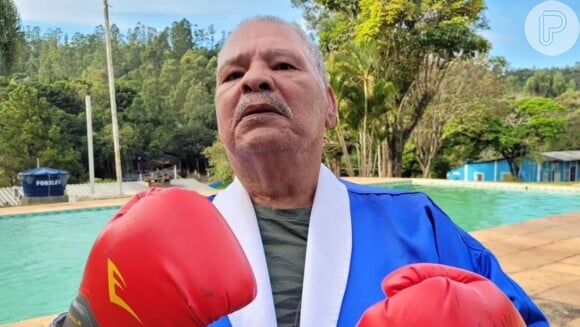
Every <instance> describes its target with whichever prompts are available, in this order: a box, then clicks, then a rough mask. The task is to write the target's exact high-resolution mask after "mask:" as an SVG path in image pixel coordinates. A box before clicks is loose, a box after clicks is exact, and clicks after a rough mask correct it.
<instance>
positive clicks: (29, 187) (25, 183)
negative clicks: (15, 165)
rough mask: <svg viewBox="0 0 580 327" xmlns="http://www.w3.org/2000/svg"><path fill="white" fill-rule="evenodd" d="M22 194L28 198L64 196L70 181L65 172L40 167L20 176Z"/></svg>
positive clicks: (24, 172)
mask: <svg viewBox="0 0 580 327" xmlns="http://www.w3.org/2000/svg"><path fill="white" fill-rule="evenodd" d="M18 179H19V180H20V183H21V184H22V192H23V193H24V195H25V196H27V197H47V196H62V195H64V190H65V188H66V183H67V181H68V172H67V171H65V170H60V169H54V168H47V167H39V168H34V169H30V170H26V171H23V172H21V173H19V174H18Z"/></svg>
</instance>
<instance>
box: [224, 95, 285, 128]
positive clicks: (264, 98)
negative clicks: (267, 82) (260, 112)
mask: <svg viewBox="0 0 580 327" xmlns="http://www.w3.org/2000/svg"><path fill="white" fill-rule="evenodd" d="M256 104H265V105H268V106H270V107H272V108H273V109H274V110H275V111H276V112H277V113H278V114H280V115H283V116H286V117H288V118H291V117H292V110H290V108H289V107H288V106H287V105H286V103H284V101H282V100H280V99H279V98H278V97H276V96H274V95H273V94H269V93H256V94H246V95H245V96H244V98H243V99H242V101H241V102H240V104H239V105H238V106H237V107H236V111H234V121H235V122H236V123H238V122H239V121H240V120H242V117H243V116H244V113H245V112H246V109H247V108H248V107H249V106H252V105H256Z"/></svg>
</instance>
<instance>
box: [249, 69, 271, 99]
mask: <svg viewBox="0 0 580 327" xmlns="http://www.w3.org/2000/svg"><path fill="white" fill-rule="evenodd" d="M270 74H271V72H270V71H269V69H267V68H264V67H252V68H250V69H249V70H248V71H246V73H245V74H244V80H243V83H242V91H243V93H252V92H265V91H273V90H274V83H273V81H272V77H271V75H270Z"/></svg>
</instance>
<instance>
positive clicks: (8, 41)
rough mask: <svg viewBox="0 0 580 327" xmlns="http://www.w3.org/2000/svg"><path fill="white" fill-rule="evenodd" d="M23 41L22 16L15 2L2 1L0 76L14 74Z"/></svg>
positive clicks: (11, 0) (0, 8)
mask: <svg viewBox="0 0 580 327" xmlns="http://www.w3.org/2000/svg"><path fill="white" fill-rule="evenodd" d="M21 41H22V32H21V30H20V16H19V14H18V9H17V8H16V5H15V4H14V1H13V0H0V76H2V75H7V74H9V73H11V72H12V70H13V68H14V66H15V64H16V61H17V58H18V52H19V47H20V44H21Z"/></svg>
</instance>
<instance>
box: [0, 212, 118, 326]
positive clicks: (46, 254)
mask: <svg viewBox="0 0 580 327" xmlns="http://www.w3.org/2000/svg"><path fill="white" fill-rule="evenodd" d="M118 208H119V207H108V208H98V209H87V210H72V211H59V212H50V213H44V214H32V215H20V216H10V217H7V218H5V217H2V218H1V219H0V324H3V323H9V322H14V321H17V320H22V319H27V318H33V317H38V316H43V315H50V314H55V313H58V312H61V311H63V310H67V309H68V305H69V303H70V301H71V300H72V299H73V298H74V296H75V295H76V290H77V287H78V284H79V282H80V278H81V276H82V272H83V266H84V264H85V261H86V258H87V256H88V253H89V251H90V248H91V245H92V243H93V240H94V239H95V238H96V237H97V234H98V233H99V231H100V230H101V229H102V228H103V226H104V225H105V224H106V223H107V221H108V220H109V219H110V218H111V217H112V216H113V214H114V213H115V212H116V211H117V210H118Z"/></svg>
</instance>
